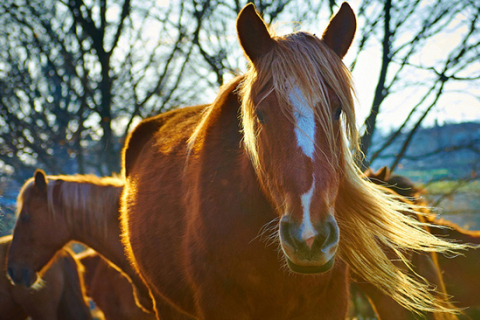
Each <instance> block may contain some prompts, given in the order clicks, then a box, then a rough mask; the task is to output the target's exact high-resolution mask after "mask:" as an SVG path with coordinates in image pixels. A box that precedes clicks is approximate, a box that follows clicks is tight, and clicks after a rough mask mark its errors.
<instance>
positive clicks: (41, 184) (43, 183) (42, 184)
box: [33, 169, 48, 192]
mask: <svg viewBox="0 0 480 320" xmlns="http://www.w3.org/2000/svg"><path fill="white" fill-rule="evenodd" d="M33 176H34V182H35V183H34V185H35V188H38V190H40V191H42V192H46V191H47V183H48V181H47V175H46V174H45V172H44V171H43V170H42V169H37V170H35V174H34V175H33Z"/></svg>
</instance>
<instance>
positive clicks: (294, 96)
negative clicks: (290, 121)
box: [288, 86, 315, 160]
mask: <svg viewBox="0 0 480 320" xmlns="http://www.w3.org/2000/svg"><path fill="white" fill-rule="evenodd" d="M288 97H289V98H290V102H291V103H292V105H293V114H294V116H295V121H296V126H295V135H296V136H297V143H298V146H299V147H300V148H301V149H302V151H303V153H305V155H307V156H308V157H309V158H310V159H312V160H313V153H314V151H315V114H314V113H313V110H312V109H311V108H310V107H309V105H308V103H307V101H306V100H305V97H304V96H303V93H302V91H301V90H300V88H298V86H295V87H294V88H293V90H292V91H291V92H290V94H289V95H288Z"/></svg>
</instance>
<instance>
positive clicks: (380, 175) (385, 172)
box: [376, 166, 390, 181]
mask: <svg viewBox="0 0 480 320" xmlns="http://www.w3.org/2000/svg"><path fill="white" fill-rule="evenodd" d="M376 176H377V179H378V180H381V181H387V180H388V178H389V177H390V169H388V167H387V166H385V167H382V168H380V169H378V172H377V174H376Z"/></svg>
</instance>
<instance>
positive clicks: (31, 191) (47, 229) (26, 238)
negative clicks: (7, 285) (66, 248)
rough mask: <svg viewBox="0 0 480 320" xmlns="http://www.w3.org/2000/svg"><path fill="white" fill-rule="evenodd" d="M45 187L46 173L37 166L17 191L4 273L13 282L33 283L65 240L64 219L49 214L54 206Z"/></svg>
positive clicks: (28, 285)
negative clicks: (14, 218) (12, 227)
mask: <svg viewBox="0 0 480 320" xmlns="http://www.w3.org/2000/svg"><path fill="white" fill-rule="evenodd" d="M48 189H49V188H48V179H47V176H46V175H45V173H44V172H43V171H42V170H36V171H35V175H34V178H33V179H29V180H28V181H27V182H26V183H25V185H24V186H23V187H22V189H21V191H20V193H19V196H18V199H17V222H16V224H15V228H14V231H13V240H12V244H11V246H10V249H9V253H8V263H7V273H8V276H9V277H10V279H11V281H12V282H13V283H14V284H21V285H24V286H26V287H31V286H32V285H34V284H35V283H36V282H37V281H38V280H39V277H38V275H37V273H39V272H41V270H42V269H44V267H45V266H46V265H47V264H48V263H49V261H51V260H52V257H53V256H54V255H55V253H56V252H57V251H58V250H59V249H61V248H62V247H63V244H64V243H66V242H67V241H68V231H67V228H66V223H65V221H64V219H63V218H62V216H60V215H58V216H55V217H54V216H53V214H52V213H53V212H54V210H55V209H54V208H52V207H51V206H52V203H50V204H49V200H48V192H49V190H48ZM52 192H54V190H52ZM52 202H54V201H53V200H52ZM52 211H53V212H52Z"/></svg>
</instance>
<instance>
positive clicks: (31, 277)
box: [7, 267, 37, 288]
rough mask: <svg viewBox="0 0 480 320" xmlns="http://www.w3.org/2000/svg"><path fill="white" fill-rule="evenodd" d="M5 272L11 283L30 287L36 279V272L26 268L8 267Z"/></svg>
mask: <svg viewBox="0 0 480 320" xmlns="http://www.w3.org/2000/svg"><path fill="white" fill-rule="evenodd" d="M7 274H8V277H9V278H10V281H11V282H12V284H13V285H22V286H25V287H27V288H30V287H31V286H33V284H34V283H35V282H36V281H37V273H36V272H32V271H30V269H28V268H14V267H8V269H7Z"/></svg>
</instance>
